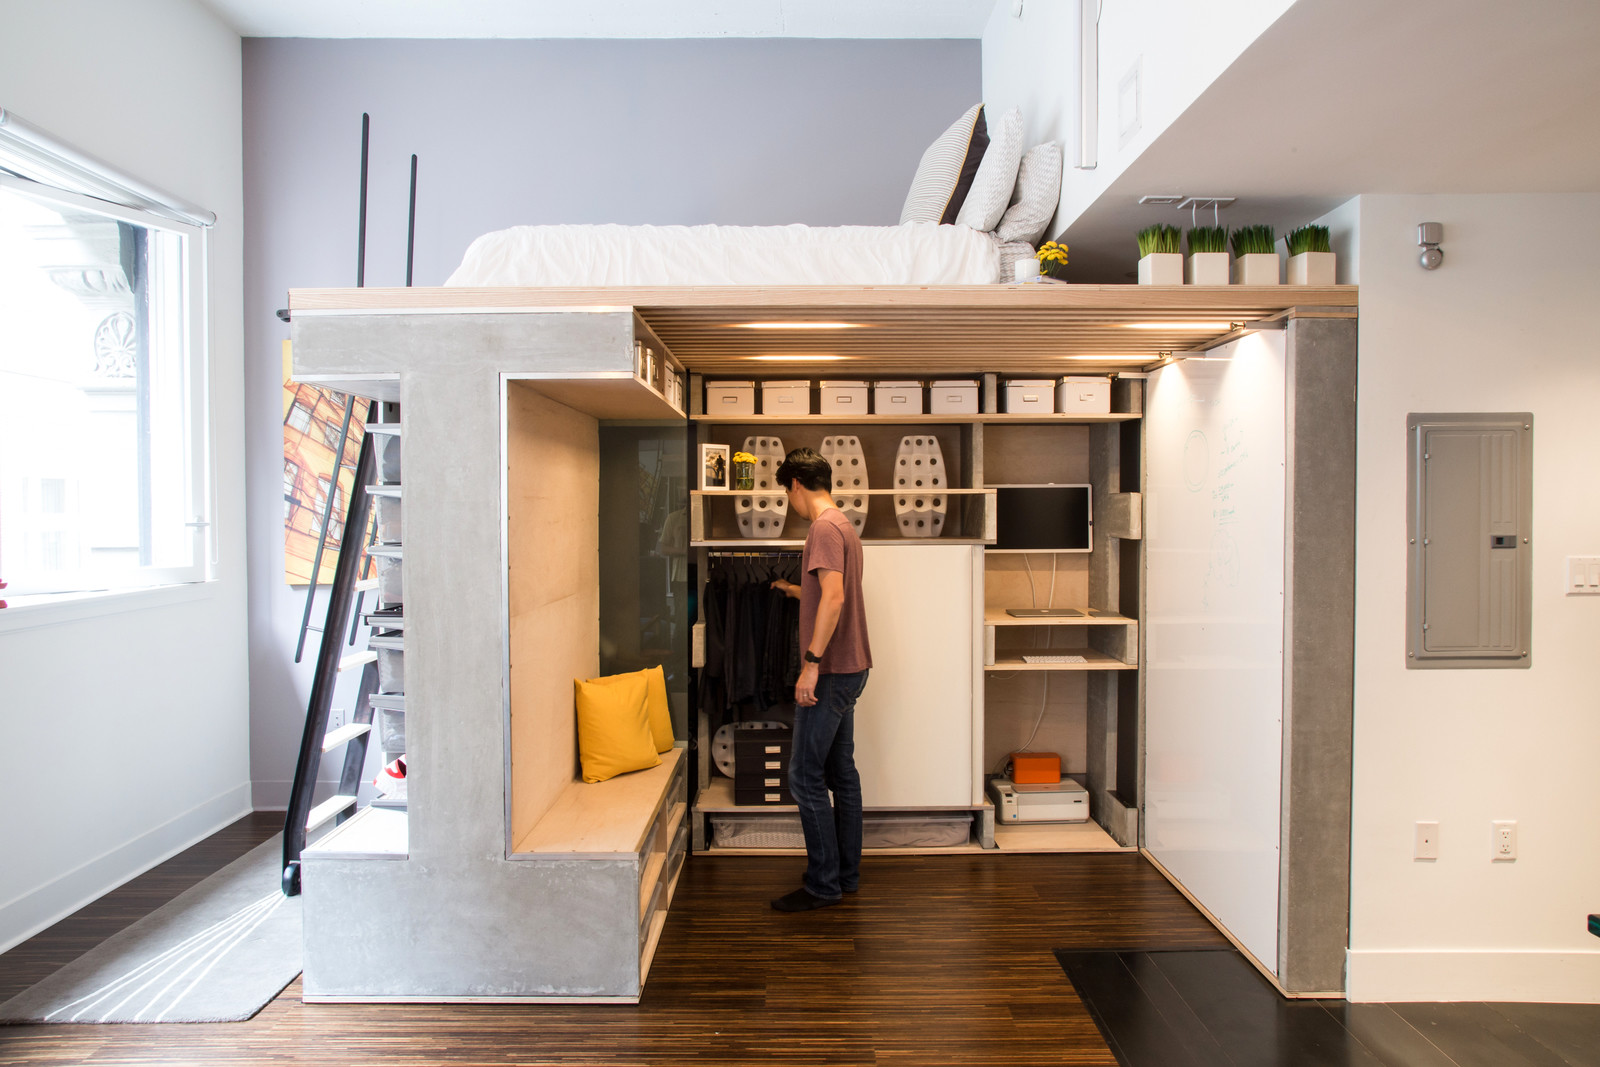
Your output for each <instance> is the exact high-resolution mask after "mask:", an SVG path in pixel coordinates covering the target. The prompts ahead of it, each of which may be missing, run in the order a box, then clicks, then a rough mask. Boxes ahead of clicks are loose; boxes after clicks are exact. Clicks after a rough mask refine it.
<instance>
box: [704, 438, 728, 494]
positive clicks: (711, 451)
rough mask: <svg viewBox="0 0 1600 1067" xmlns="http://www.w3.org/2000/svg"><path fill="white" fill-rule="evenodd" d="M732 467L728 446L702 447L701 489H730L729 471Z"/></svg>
mask: <svg viewBox="0 0 1600 1067" xmlns="http://www.w3.org/2000/svg"><path fill="white" fill-rule="evenodd" d="M730 466H731V464H730V463H729V461H728V446H727V445H701V446H700V488H701V489H726V488H728V484H729V483H728V470H729V467H730Z"/></svg>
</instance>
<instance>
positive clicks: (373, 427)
mask: <svg viewBox="0 0 1600 1067" xmlns="http://www.w3.org/2000/svg"><path fill="white" fill-rule="evenodd" d="M366 430H367V432H368V433H381V434H385V435H387V436H390V437H399V436H400V424H399V423H398V422H369V423H367V425H366Z"/></svg>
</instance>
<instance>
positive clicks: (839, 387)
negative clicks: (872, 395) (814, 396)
mask: <svg viewBox="0 0 1600 1067" xmlns="http://www.w3.org/2000/svg"><path fill="white" fill-rule="evenodd" d="M822 413H823V414H824V415H865V414H866V413H867V383H866V382H823V383H822Z"/></svg>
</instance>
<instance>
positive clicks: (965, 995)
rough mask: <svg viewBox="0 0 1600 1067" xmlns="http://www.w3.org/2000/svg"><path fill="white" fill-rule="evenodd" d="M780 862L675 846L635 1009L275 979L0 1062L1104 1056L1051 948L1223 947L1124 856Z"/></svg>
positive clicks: (926, 1062)
mask: <svg viewBox="0 0 1600 1067" xmlns="http://www.w3.org/2000/svg"><path fill="white" fill-rule="evenodd" d="M276 820H277V817H276V816H272V815H257V816H252V817H251V818H249V819H246V820H242V821H241V822H240V823H238V824H235V825H234V826H233V827H230V828H229V829H228V830H226V831H223V833H221V834H218V835H216V836H215V837H213V838H211V839H209V840H207V841H206V842H204V843H202V844H201V845H197V846H196V847H195V849H191V850H190V851H189V852H187V853H185V854H184V855H183V856H180V857H178V858H177V859H175V860H173V861H171V862H170V863H169V864H164V865H162V867H160V868H157V869H156V870H154V871H151V872H150V873H149V874H147V875H144V876H142V877H141V878H140V879H136V880H135V881H134V882H131V883H129V885H128V886H125V887H123V889H120V890H118V891H117V892H115V893H113V894H111V895H109V896H108V897H106V898H105V899H104V900H102V901H100V902H98V903H96V904H95V905H91V906H90V907H89V908H86V909H84V911H83V912H80V913H78V914H77V915H75V916H73V917H71V918H69V919H67V920H64V921H63V922H62V923H60V924H57V926H56V927H53V928H52V929H51V930H49V931H46V932H45V933H43V934H41V935H40V936H39V937H37V938H34V939H33V940H32V941H30V942H27V943H26V944H24V945H21V946H19V947H18V948H16V949H14V950H13V951H12V952H10V953H7V954H5V955H4V956H0V996H10V995H11V994H13V993H15V992H17V991H19V990H21V989H23V988H26V987H27V986H28V985H30V984H31V983H33V982H35V981H38V980H39V979H40V978H42V977H44V976H45V975H46V974H48V973H50V972H51V971H52V970H54V969H55V968H56V967H59V966H61V965H63V964H65V963H66V962H68V961H69V960H70V959H72V958H74V957H75V956H76V955H77V954H79V953H81V952H82V951H84V950H85V949H87V948H88V947H90V946H91V945H92V944H94V943H96V942H97V941H98V940H99V939H101V938H103V937H106V936H109V935H110V934H111V933H113V932H115V930H117V929H121V928H122V927H123V926H125V925H127V923H129V922H132V921H133V919H135V918H138V916H139V915H141V914H144V913H146V912H148V911H150V910H153V909H154V908H155V907H157V906H159V905H160V904H161V903H163V902H164V901H165V900H167V899H171V897H172V896H175V895H177V893H178V892H181V891H182V889H183V888H187V886H188V885H192V884H193V883H194V882H195V881H198V880H199V878H200V877H203V876H204V873H208V870H207V868H209V870H215V869H217V868H220V867H221V866H223V865H224V864H226V863H227V862H228V861H229V860H231V859H233V858H235V857H236V856H238V855H242V854H243V853H244V852H245V851H248V849H249V848H250V847H251V846H252V845H254V844H255V843H257V842H259V841H261V840H264V839H265V838H266V837H268V836H270V835H271V834H272V833H273V832H275V831H276V829H277V822H276ZM801 866H802V861H801V860H798V859H795V858H788V857H785V858H746V857H694V858H691V860H690V861H689V863H688V865H687V866H686V867H685V869H684V874H683V879H682V881H681V882H680V884H679V887H678V896H677V899H676V900H675V901H674V903H673V907H672V910H671V913H670V915H669V916H668V919H667V925H666V929H665V931H664V933H663V935H662V938H661V944H660V948H659V950H658V951H657V954H656V959H655V964H654V967H653V968H652V970H651V974H650V981H649V984H648V986H647V987H646V991H645V997H644V999H643V1001H642V1002H641V1003H640V1004H638V1005H637V1006H629V1007H611V1006H606V1007H595V1006H573V1007H563V1006H528V1007H521V1006H507V1005H361V1006H356V1005H305V1004H302V1003H300V1000H299V995H300V985H299V983H298V982H296V983H294V984H293V985H291V986H290V987H289V988H288V989H287V990H285V991H284V993H283V994H282V995H281V996H279V997H278V998H277V1000H275V1001H274V1002H273V1003H271V1004H269V1005H268V1006H267V1007H266V1008H265V1009H264V1010H263V1011H262V1012H261V1014H259V1015H257V1016H256V1017H255V1018H254V1019H252V1020H250V1021H249V1022H245V1023H230V1024H218V1025H185V1026H141V1025H119V1026H27V1027H6V1028H0V1063H4V1064H8V1065H9V1064H73V1063H95V1064H100V1063H105V1064H147V1063H207V1064H263V1065H265V1064H282V1063H306V1064H329V1065H335V1064H337V1065H341V1067H342V1065H350V1064H383V1065H388V1064H395V1065H400V1064H406V1065H410V1064H518V1063H551V1064H557V1063H559V1064H660V1065H670V1064H739V1065H741V1067H747V1065H754V1064H785V1065H787V1064H795V1065H801V1064H895V1065H905V1067H913V1065H915V1067H938V1065H942V1064H963V1065H970V1064H984V1065H996V1067H998V1065H1003V1064H1027V1065H1034V1064H1084V1065H1106V1067H1109V1065H1112V1064H1115V1063H1116V1062H1117V1061H1116V1059H1115V1058H1114V1057H1113V1055H1112V1053H1111V1051H1110V1049H1109V1048H1108V1046H1107V1045H1106V1043H1105V1041H1104V1040H1103V1039H1102V1038H1101V1036H1100V1033H1099V1031H1098V1029H1097V1028H1096V1026H1095V1024H1094V1021H1093V1020H1092V1019H1091V1017H1090V1015H1089V1013H1088V1011H1087V1010H1086V1009H1085V1007H1084V1005H1083V1003H1082V1002H1081V1001H1080V1000H1079V999H1078V997H1077V996H1076V995H1075V994H1074V992H1073V990H1072V987H1071V985H1070V983H1069V982H1068V981H1067V979H1066V976H1065V974H1064V973H1063V971H1062V969H1061V967H1060V966H1059V965H1058V964H1057V961H1056V959H1055V957H1054V956H1053V955H1052V949H1057V948H1066V949H1074V948H1095V949H1105V948H1118V949H1124V950H1129V951H1135V950H1140V949H1157V948H1219V947H1225V946H1226V942H1225V941H1224V940H1223V938H1222V937H1221V935H1219V934H1218V933H1217V932H1216V931H1215V930H1214V929H1213V928H1212V927H1211V925H1210V924H1209V923H1207V922H1206V920H1205V919H1204V918H1203V917H1202V916H1201V915H1200V914H1199V913H1198V912H1197V911H1195V909H1194V908H1193V907H1192V906H1191V905H1189V904H1188V902H1187V901H1185V900H1184V899H1183V897H1182V896H1181V895H1179V894H1178V893H1177V891H1176V890H1174V889H1173V888H1172V887H1171V886H1170V885H1169V884H1168V883H1167V881H1166V880H1165V879H1164V878H1162V876H1161V875H1160V874H1159V873H1157V872H1156V871H1155V870H1154V869H1153V868H1152V867H1151V866H1150V865H1149V864H1148V863H1146V862H1145V861H1144V860H1143V859H1142V858H1140V857H1139V856H1137V855H1126V854H1123V855H1077V856H1074V855H1062V856H1015V855H1008V856H993V855H978V856H974V855H950V856H926V857H924V856H903V857H869V858H868V860H867V861H866V864H865V869H864V872H863V879H862V890H861V892H860V893H859V894H857V895H855V896H853V897H851V898H850V899H849V900H848V902H847V903H845V904H842V905H840V906H839V907H835V908H828V909H824V910H822V911H819V912H813V913H810V914H805V915H780V914H778V913H776V912H773V911H772V910H771V909H770V908H768V907H767V901H768V900H769V899H770V898H772V897H774V896H777V895H779V894H781V893H783V892H786V891H788V890H789V889H791V888H793V887H794V886H795V885H797V884H798V882H799V876H800V871H801ZM163 894H165V896H163Z"/></svg>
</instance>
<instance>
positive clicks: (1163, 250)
mask: <svg viewBox="0 0 1600 1067" xmlns="http://www.w3.org/2000/svg"><path fill="white" fill-rule="evenodd" d="M1182 242H1183V236H1182V234H1180V233H1179V232H1178V228H1177V227H1176V226H1164V225H1159V224H1158V225H1155V226H1147V227H1145V228H1144V229H1142V230H1140V231H1139V284H1140V285H1182V284H1183V251H1182Z"/></svg>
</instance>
